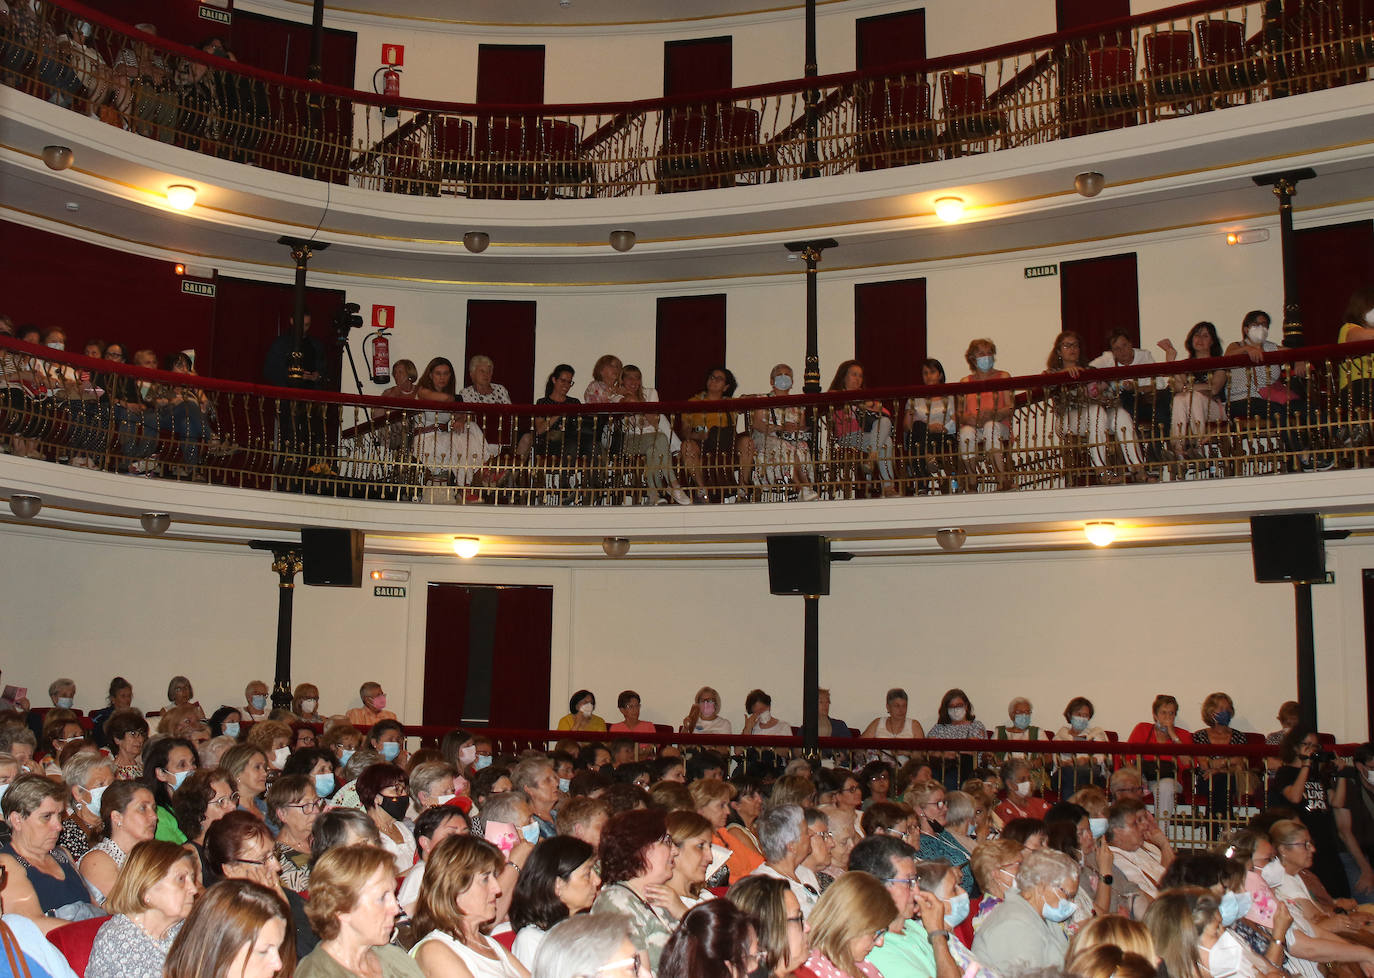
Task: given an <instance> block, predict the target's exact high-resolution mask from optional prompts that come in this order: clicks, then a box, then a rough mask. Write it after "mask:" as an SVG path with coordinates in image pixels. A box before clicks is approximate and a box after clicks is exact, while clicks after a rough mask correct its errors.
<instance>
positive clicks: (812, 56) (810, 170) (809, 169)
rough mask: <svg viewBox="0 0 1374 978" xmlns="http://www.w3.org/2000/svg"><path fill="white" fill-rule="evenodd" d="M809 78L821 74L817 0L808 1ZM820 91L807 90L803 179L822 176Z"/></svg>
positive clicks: (807, 44) (807, 74)
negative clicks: (818, 116) (817, 46)
mask: <svg viewBox="0 0 1374 978" xmlns="http://www.w3.org/2000/svg"><path fill="white" fill-rule="evenodd" d="M804 70H805V72H806V77H807V78H815V77H816V75H817V74H819V72H820V66H819V65H818V64H817V62H816V0H806V65H805V68H804ZM820 97H821V93H820V90H819V89H816V88H808V89H807V90H806V166H805V167H803V168H802V179H803V180H805V179H808V178H810V177H818V176H820V175H821V168H820V154H819V153H818V151H817V149H816V137H817V125H818V120H817V116H816V103H817V102H819V101H820Z"/></svg>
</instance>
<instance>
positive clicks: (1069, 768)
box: [1053, 696, 1107, 798]
mask: <svg viewBox="0 0 1374 978" xmlns="http://www.w3.org/2000/svg"><path fill="white" fill-rule="evenodd" d="M1094 713H1096V710H1094V709H1093V704H1092V700H1090V699H1088V698H1087V697H1086V696H1075V697H1074V698H1073V699H1071V700H1069V705H1068V706H1066V707H1064V726H1062V727H1060V728H1059V729H1058V730H1057V731H1056V732H1055V735H1054V738H1053V739H1054V740H1072V741H1077V742H1078V743H1090V742H1097V741H1101V742H1105V741H1106V740H1107V731H1105V730H1103V729H1102V728H1101V727H1095V726H1093V725H1092V720H1093V714H1094ZM1106 763H1107V755H1105V754H1091V755H1090V754H1056V755H1055V774H1056V777H1057V784H1056V788H1057V789H1058V790H1059V797H1060V798H1067V797H1069V796H1070V795H1072V794H1073V793H1074V792H1075V791H1077V790H1078V789H1079V788H1081V787H1083V786H1085V785H1088V784H1099V785H1101V784H1105V783H1106V781H1107V772H1106Z"/></svg>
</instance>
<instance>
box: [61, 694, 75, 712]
mask: <svg viewBox="0 0 1374 978" xmlns="http://www.w3.org/2000/svg"><path fill="white" fill-rule="evenodd" d="M75 702H76V700H74V699H72V698H71V697H70V696H59V697H58V698H57V708H58V709H59V710H70V709H71V708H72V704H73V703H75Z"/></svg>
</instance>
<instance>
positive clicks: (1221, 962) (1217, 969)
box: [1201, 931, 1245, 978]
mask: <svg viewBox="0 0 1374 978" xmlns="http://www.w3.org/2000/svg"><path fill="white" fill-rule="evenodd" d="M1201 950H1206V948H1202V949H1201ZM1244 958H1245V952H1244V951H1243V950H1242V949H1241V946H1240V941H1238V940H1236V939H1235V938H1234V937H1232V936H1231V933H1230V932H1229V931H1222V932H1221V936H1220V937H1218V938H1217V942H1216V943H1215V944H1213V945H1212V949H1211V950H1210V951H1208V952H1207V972H1208V974H1210V975H1211V976H1212V978H1230V976H1231V975H1234V974H1236V973H1237V972H1238V971H1240V965H1241V962H1242V961H1243V960H1244Z"/></svg>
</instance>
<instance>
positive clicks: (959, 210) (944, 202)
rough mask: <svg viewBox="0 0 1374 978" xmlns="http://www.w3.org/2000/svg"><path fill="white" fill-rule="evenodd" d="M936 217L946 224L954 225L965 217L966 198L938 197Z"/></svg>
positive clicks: (936, 199) (936, 200)
mask: <svg viewBox="0 0 1374 978" xmlns="http://www.w3.org/2000/svg"><path fill="white" fill-rule="evenodd" d="M935 216H936V217H938V218H939V219H940V220H942V221H944V222H945V223H946V224H953V223H954V222H955V221H957V220H959V219H960V218H962V217H963V216H964V198H962V197H936V198H935Z"/></svg>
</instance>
